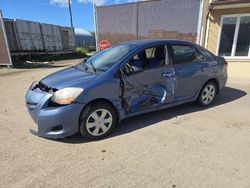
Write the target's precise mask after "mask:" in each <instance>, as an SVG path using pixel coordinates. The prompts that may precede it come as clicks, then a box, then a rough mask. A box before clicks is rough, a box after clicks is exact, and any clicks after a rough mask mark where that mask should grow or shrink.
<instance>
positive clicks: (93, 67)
mask: <svg viewBox="0 0 250 188" xmlns="http://www.w3.org/2000/svg"><path fill="white" fill-rule="evenodd" d="M89 63H90V65H91V67H92V69H93V70H94V72H95V73H96V68H95V66H94V65H93V63H92V61H90V62H89Z"/></svg>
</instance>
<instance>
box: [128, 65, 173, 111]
mask: <svg viewBox="0 0 250 188" xmlns="http://www.w3.org/2000/svg"><path fill="white" fill-rule="evenodd" d="M174 74H175V72H174V69H173V68H172V67H171V66H168V67H160V68H155V69H149V70H145V71H143V72H138V73H135V74H132V75H129V76H124V77H123V83H124V88H125V89H124V95H123V98H124V102H125V103H126V106H127V109H128V111H129V112H137V111H140V110H144V109H147V108H152V107H156V106H160V105H164V104H167V103H171V102H172V101H173V96H174V87H175V76H174Z"/></svg>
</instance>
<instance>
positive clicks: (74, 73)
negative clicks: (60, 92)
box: [41, 67, 97, 89]
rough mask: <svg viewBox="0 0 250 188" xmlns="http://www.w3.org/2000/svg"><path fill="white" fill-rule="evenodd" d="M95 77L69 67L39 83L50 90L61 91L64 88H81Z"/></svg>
mask: <svg viewBox="0 0 250 188" xmlns="http://www.w3.org/2000/svg"><path fill="white" fill-rule="evenodd" d="M96 76H97V75H96V74H92V73H88V72H83V71H81V70H79V69H76V68H75V67H70V68H66V69H63V70H60V71H57V72H55V73H52V74H50V75H48V76H46V77H45V78H43V79H42V80H41V82H42V83H44V84H46V85H47V86H49V87H51V88H56V89H62V88H65V87H77V86H82V84H83V83H85V82H88V81H90V80H91V81H92V80H93V79H94V78H95V77H96Z"/></svg>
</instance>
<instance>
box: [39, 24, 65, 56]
mask: <svg viewBox="0 0 250 188" xmlns="http://www.w3.org/2000/svg"><path fill="white" fill-rule="evenodd" d="M41 31H42V34H43V41H44V47H45V51H47V52H53V51H62V41H61V34H60V27H59V26H57V25H51V24H44V23H43V24H41Z"/></svg>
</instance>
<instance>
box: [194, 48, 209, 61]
mask: <svg viewBox="0 0 250 188" xmlns="http://www.w3.org/2000/svg"><path fill="white" fill-rule="evenodd" d="M195 51H196V59H197V60H199V61H205V60H206V59H207V58H206V55H205V53H204V52H203V51H202V50H200V49H198V48H195Z"/></svg>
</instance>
